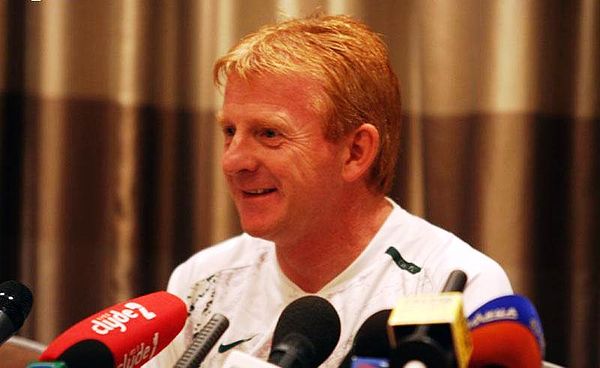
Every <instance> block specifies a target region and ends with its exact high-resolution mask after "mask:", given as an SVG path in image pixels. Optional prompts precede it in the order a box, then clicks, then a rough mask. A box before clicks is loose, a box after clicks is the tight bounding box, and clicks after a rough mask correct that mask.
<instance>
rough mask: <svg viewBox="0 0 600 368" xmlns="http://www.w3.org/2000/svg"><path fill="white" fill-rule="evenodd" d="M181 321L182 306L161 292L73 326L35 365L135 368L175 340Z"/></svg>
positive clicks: (184, 309)
mask: <svg viewBox="0 0 600 368" xmlns="http://www.w3.org/2000/svg"><path fill="white" fill-rule="evenodd" d="M186 318H187V308H186V306H185V303H184V302H183V301H182V300H181V299H179V298H178V297H177V296H175V295H173V294H170V293H167V292H166V291H159V292H155V293H151V294H147V295H144V296H141V297H138V298H134V299H130V300H128V301H125V302H122V303H119V304H116V305H114V306H112V307H109V308H106V309H104V310H102V311H100V312H98V313H96V314H94V315H92V316H90V317H88V318H86V319H84V320H82V321H80V322H79V323H77V324H75V325H74V326H72V327H71V328H69V329H68V330H66V331H65V332H63V333H62V334H61V335H60V336H58V337H57V338H56V339H55V340H54V341H52V342H51V343H50V345H49V346H48V347H47V348H46V350H45V351H44V352H43V353H42V355H41V356H40V359H39V360H40V361H45V362H50V361H55V362H57V361H62V362H64V363H65V364H66V366H67V367H68V368H137V367H140V366H141V365H142V364H145V363H146V362H148V361H149V360H150V359H151V358H152V357H154V356H155V355H156V354H157V353H158V352H160V351H161V350H162V349H163V348H164V347H165V346H167V345H168V344H169V343H170V342H171V341H172V340H173V339H174V338H175V336H177V334H178V333H179V331H181V329H182V328H183V325H184V324H185V320H186ZM37 367H39V365H38V366H37Z"/></svg>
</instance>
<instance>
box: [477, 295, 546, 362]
mask: <svg viewBox="0 0 600 368" xmlns="http://www.w3.org/2000/svg"><path fill="white" fill-rule="evenodd" d="M468 325H469V328H470V329H471V338H472V341H473V354H472V356H471V360H470V362H469V366H470V367H485V366H490V365H499V366H504V367H523V368H528V367H536V368H537V367H540V365H541V364H542V360H543V358H544V350H545V342H544V334H543V331H542V325H541V322H540V318H539V316H538V314H537V312H536V310H535V308H534V307H533V304H531V302H530V301H529V300H528V299H527V298H525V297H523V296H520V295H506V296H503V297H500V298H496V299H494V300H491V301H489V302H488V303H486V304H484V305H483V306H481V307H480V308H478V309H477V310H476V311H474V312H473V313H472V314H471V315H470V316H469V318H468Z"/></svg>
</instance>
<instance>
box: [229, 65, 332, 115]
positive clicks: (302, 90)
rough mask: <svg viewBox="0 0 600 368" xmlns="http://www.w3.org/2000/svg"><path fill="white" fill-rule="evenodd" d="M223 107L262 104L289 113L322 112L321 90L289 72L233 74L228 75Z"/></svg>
mask: <svg viewBox="0 0 600 368" xmlns="http://www.w3.org/2000/svg"><path fill="white" fill-rule="evenodd" d="M224 97H225V98H224V101H223V110H224V112H225V111H226V110H227V105H229V104H234V105H250V104H253V105H264V106H273V107H279V108H284V109H286V110H288V111H289V112H290V113H294V112H301V113H307V112H312V113H320V112H323V111H324V109H323V106H324V103H323V101H324V92H323V89H322V88H321V86H320V85H319V84H318V83H317V82H316V81H315V80H314V79H311V78H308V77H304V76H299V75H291V76H282V75H272V74H269V75H260V76H249V77H247V78H242V77H240V76H239V75H237V74H232V75H230V76H229V77H228V78H227V85H226V87H225V96H224Z"/></svg>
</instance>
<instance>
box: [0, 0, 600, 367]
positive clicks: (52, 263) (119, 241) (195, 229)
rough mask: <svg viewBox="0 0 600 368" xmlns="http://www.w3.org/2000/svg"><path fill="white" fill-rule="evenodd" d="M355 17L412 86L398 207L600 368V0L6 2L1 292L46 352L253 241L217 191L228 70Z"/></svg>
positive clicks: (1, 41)
mask: <svg viewBox="0 0 600 368" xmlns="http://www.w3.org/2000/svg"><path fill="white" fill-rule="evenodd" d="M315 10H320V11H323V12H326V13H332V14H338V13H346V14H351V15H354V16H356V17H358V18H360V19H362V20H364V21H365V22H366V23H367V24H369V25H370V26H371V27H372V28H373V29H374V30H375V31H377V32H379V33H381V34H382V35H383V36H384V39H385V41H386V43H387V44H388V46H389V48H390V53H391V56H392V59H393V64H394V68H395V70H396V71H397V73H398V76H399V78H400V80H401V89H402V95H403V112H404V124H403V126H402V148H401V153H400V158H399V165H398V170H397V176H396V180H395V183H394V189H393V191H392V193H391V197H392V198H394V199H396V200H397V201H399V203H400V204H401V205H402V206H403V207H405V208H407V209H408V210H409V211H411V212H413V213H415V214H418V215H420V216H422V217H424V218H426V219H428V220H429V221H431V222H433V223H435V224H437V225H439V226H442V227H444V228H446V229H448V230H450V231H452V232H454V233H456V234H457V235H459V236H460V237H462V238H463V239H465V240H466V241H468V242H469V243H471V244H472V245H473V246H475V247H476V248H478V249H480V250H482V251H483V252H485V253H486V254H488V255H490V256H492V257H493V258H494V259H496V260H497V261H498V262H499V263H500V264H501V265H502V266H503V267H504V269H505V270H506V271H507V273H508V274H509V277H510V278H511V281H512V283H513V286H514V288H515V291H516V292H518V293H520V294H523V295H525V296H527V297H528V298H530V299H531V300H532V301H533V302H534V304H535V305H536V307H537V309H538V312H539V313H540V315H541V318H542V323H543V326H544V330H545V333H546V338H547V356H546V359H547V360H549V361H551V362H555V363H559V364H564V365H568V366H570V367H596V366H599V365H600V337H599V332H598V331H600V316H599V315H600V282H599V281H600V272H599V271H598V265H599V264H600V220H599V212H600V195H599V192H600V189H599V188H600V121H599V120H600V112H599V110H600V108H599V106H600V101H599V98H598V96H599V93H598V90H599V85H600V81H599V77H598V70H600V67H599V62H598V60H599V52H598V47H599V45H600V42H599V40H598V35H599V34H600V29H599V22H600V20H599V14H600V3H599V2H598V1H596V0H577V1H560V0H551V1H548V0H525V1H522V0H490V1H480V0H460V1H459V0H441V1H440V0H438V1H433V0H425V1H420V0H403V1H393V0H382V1H367V0H351V1H343V0H335V1H334V0H329V1H327V0H309V1H301V0H269V1H262V0H245V1H242V0H239V1H238V0H222V1H217V0H197V1H192V0H190V1H183V0H178V1H167V0H163V1H160V0H153V1H138V0H108V1H99V0H98V1H97V0H78V1H69V0H41V1H25V0H14V1H13V0H5V1H3V2H0V53H1V54H0V165H1V166H0V170H1V171H0V199H1V203H0V230H1V233H0V280H6V279H17V280H22V281H24V282H25V283H27V284H28V285H30V286H31V288H32V291H33V293H34V297H35V304H34V309H33V311H32V313H31V315H30V317H29V318H28V320H27V322H26V324H25V326H24V327H23V329H22V330H21V332H20V333H21V334H22V335H24V336H27V337H30V338H33V339H36V340H38V341H41V342H45V343H47V342H49V341H51V340H52V339H53V338H54V337H56V335H57V334H58V333H60V332H61V331H63V330H64V329H66V328H67V327H69V326H71V325H72V324H74V323H76V322H77V321H79V320H81V319H83V318H84V317H86V316H88V315H90V314H92V313H94V312H96V311H99V310H100V309H102V308H104V307H106V306H109V305H111V304H114V303H117V302H119V301H123V300H125V299H128V298H130V297H134V296H138V295H141V294H144V293H147V292H151V291H155V290H159V289H164V288H165V286H166V282H167V279H168V276H169V274H170V272H171V271H172V269H173V268H174V267H175V265H177V264H178V263H179V262H181V261H183V260H185V259H186V258H187V257H189V256H190V255H191V254H193V253H194V252H196V251H197V250H199V249H202V248H204V247H206V246H209V245H210V244H214V243H215V242H217V241H220V240H222V239H225V238H227V237H229V236H231V235H233V234H236V233H237V232H239V231H240V229H239V225H238V223H237V218H236V213H235V210H234V208H233V206H232V204H231V202H230V200H229V198H228V196H227V191H226V188H225V185H224V182H223V177H222V174H221V171H220V163H219V162H220V154H221V150H222V137H221V133H220V131H219V129H218V128H217V126H216V124H215V122H214V116H215V112H216V111H217V110H218V108H219V105H220V102H221V98H222V97H221V95H220V92H219V91H218V90H216V89H215V88H214V86H213V84H212V77H211V69H212V63H213V62H214V60H215V59H216V58H217V57H218V56H220V55H222V54H223V53H225V52H226V51H227V50H228V49H229V47H231V46H232V45H233V44H234V43H235V42H236V40H238V39H239V38H240V37H241V36H243V35H245V34H246V33H248V32H251V31H253V30H256V29H257V28H258V27H260V26H261V25H263V24H266V23H271V22H273V21H275V20H277V19H280V18H282V17H284V16H295V15H304V14H309V13H312V12H314V11H315Z"/></svg>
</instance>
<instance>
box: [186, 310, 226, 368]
mask: <svg viewBox="0 0 600 368" xmlns="http://www.w3.org/2000/svg"><path fill="white" fill-rule="evenodd" d="M228 327H229V320H228V319H227V317H225V316H224V315H222V314H219V313H216V314H214V315H213V316H212V317H211V319H210V320H209V321H208V323H206V325H204V327H202V329H201V330H200V331H199V332H198V333H197V334H195V335H194V339H193V340H192V344H191V345H190V346H188V348H187V350H186V351H185V352H184V353H183V355H182V356H181V358H179V360H178V361H177V363H175V368H196V367H199V366H200V363H202V362H203V361H204V358H206V356H207V355H208V353H209V352H210V350H211V349H212V348H213V347H214V346H215V344H216V343H217V340H219V338H220V337H221V336H222V335H223V333H224V332H225V330H227V328H228Z"/></svg>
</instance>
